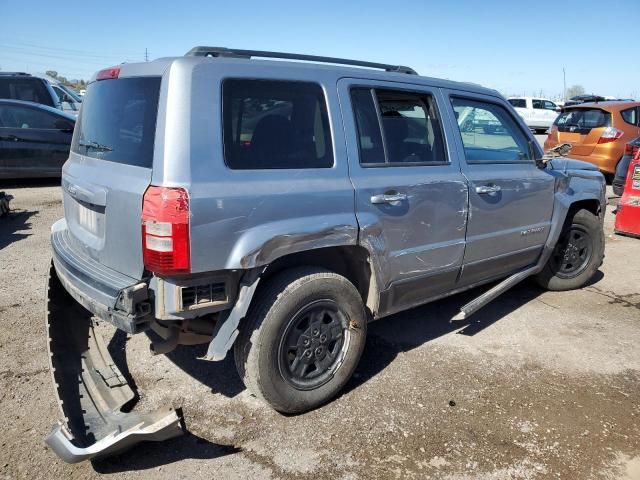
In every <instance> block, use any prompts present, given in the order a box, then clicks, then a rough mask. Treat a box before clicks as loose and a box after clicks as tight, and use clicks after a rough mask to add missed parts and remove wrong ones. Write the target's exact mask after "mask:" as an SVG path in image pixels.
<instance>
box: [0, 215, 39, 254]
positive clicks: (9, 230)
mask: <svg viewBox="0 0 640 480" xmlns="http://www.w3.org/2000/svg"><path fill="white" fill-rule="evenodd" d="M9 205H11V204H9ZM36 213H38V211H37V210H12V211H11V212H9V215H7V216H6V217H2V218H0V250H2V249H3V248H4V247H6V246H7V245H10V244H12V243H13V242H17V241H19V240H22V239H23V238H27V237H28V236H29V235H31V234H30V233H25V230H31V222H29V219H30V218H31V217H32V216H33V215H35V214H36Z"/></svg>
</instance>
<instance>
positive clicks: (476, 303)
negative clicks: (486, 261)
mask: <svg viewBox="0 0 640 480" xmlns="http://www.w3.org/2000/svg"><path fill="white" fill-rule="evenodd" d="M537 270H538V266H537V265H534V266H532V267H527V268H525V269H524V270H520V271H519V272H517V273H514V274H513V275H511V276H510V277H507V278H505V279H504V280H503V281H502V282H500V283H499V284H497V285H496V286H495V287H493V288H491V289H490V290H487V291H486V292H484V293H483V294H482V295H480V296H479V297H477V298H474V299H473V300H471V301H470V302H469V303H467V304H466V305H464V306H463V307H462V308H461V309H460V313H458V314H457V315H456V316H455V317H453V318H452V319H451V322H456V321H460V320H466V319H467V318H469V317H470V316H471V315H473V314H474V313H476V312H477V311H478V310H480V309H481V308H482V307H484V306H485V305H486V304H487V303H489V302H490V301H492V300H494V299H495V298H496V297H498V296H500V295H502V294H503V293H504V292H506V291H507V290H509V289H510V288H511V287H514V286H515V285H517V284H518V283H520V282H521V281H522V280H524V279H525V278H527V277H529V276H531V275H532V274H534V273H536V271H537Z"/></svg>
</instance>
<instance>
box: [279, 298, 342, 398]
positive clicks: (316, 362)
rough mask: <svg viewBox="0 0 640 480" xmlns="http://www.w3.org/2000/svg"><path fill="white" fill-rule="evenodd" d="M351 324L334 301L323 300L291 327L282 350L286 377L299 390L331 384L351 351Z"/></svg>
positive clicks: (297, 317) (282, 369)
mask: <svg viewBox="0 0 640 480" xmlns="http://www.w3.org/2000/svg"><path fill="white" fill-rule="evenodd" d="M347 326H348V320H347V317H346V315H345V314H344V313H343V312H342V311H341V310H340V308H339V307H338V305H337V304H336V303H335V302H334V301H332V300H319V301H315V302H312V303H310V304H309V305H307V306H305V307H304V308H302V309H301V310H300V311H298V312H297V313H296V314H295V315H294V316H293V317H292V319H291V320H290V322H289V323H288V325H287V327H286V329H285V333H284V335H283V338H282V341H281V343H280V348H279V355H278V359H279V367H280V374H281V375H282V377H283V378H284V379H285V380H286V381H287V382H288V383H290V384H291V385H293V386H294V387H295V388H298V389H300V390H311V389H314V388H318V387H319V386H321V385H323V384H324V383H326V382H328V381H329V380H330V379H331V378H332V377H333V375H334V374H335V372H336V370H337V369H338V368H339V367H340V365H341V364H342V359H343V357H344V354H345V352H346V349H347V347H348V340H349V332H348V329H347Z"/></svg>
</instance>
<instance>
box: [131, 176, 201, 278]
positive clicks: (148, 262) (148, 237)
mask: <svg viewBox="0 0 640 480" xmlns="http://www.w3.org/2000/svg"><path fill="white" fill-rule="evenodd" d="M142 256H143V259H144V266H145V268H146V269H147V270H150V271H152V272H154V273H157V274H160V275H172V274H176V273H188V272H189V271H190V269H191V259H190V254H189V196H188V195H187V191H186V190H185V189H183V188H169V187H154V186H150V187H149V188H148V189H147V191H146V192H145V194H144V199H143V203H142Z"/></svg>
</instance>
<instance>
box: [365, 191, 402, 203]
mask: <svg viewBox="0 0 640 480" xmlns="http://www.w3.org/2000/svg"><path fill="white" fill-rule="evenodd" d="M406 199H407V196H406V195H405V194H404V193H381V194H378V195H373V196H372V197H371V203H373V204H381V203H396V202H402V201H403V200H406Z"/></svg>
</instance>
